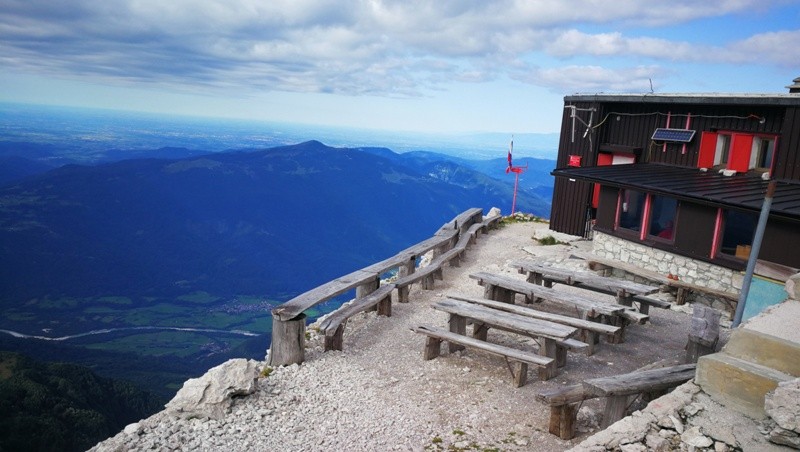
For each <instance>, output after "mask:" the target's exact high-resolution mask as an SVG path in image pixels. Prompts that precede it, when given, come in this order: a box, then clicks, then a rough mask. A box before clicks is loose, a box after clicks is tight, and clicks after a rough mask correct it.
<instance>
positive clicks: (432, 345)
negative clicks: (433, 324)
mask: <svg viewBox="0 0 800 452" xmlns="http://www.w3.org/2000/svg"><path fill="white" fill-rule="evenodd" d="M441 345H442V340H441V339H439V338H436V337H431V336H428V339H427V341H426V342H425V351H424V352H423V354H422V358H423V359H425V360H426V361H428V360H431V359H433V358H436V357H437V356H439V351H440V350H441V348H442V347H441Z"/></svg>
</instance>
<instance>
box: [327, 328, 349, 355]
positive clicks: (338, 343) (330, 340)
mask: <svg viewBox="0 0 800 452" xmlns="http://www.w3.org/2000/svg"><path fill="white" fill-rule="evenodd" d="M345 325H346V323H342V324H341V325H339V326H337V327H336V331H335V332H334V333H333V336H328V335H327V334H326V335H325V351H326V352H328V351H331V350H339V351H341V350H342V346H343V345H344V327H345Z"/></svg>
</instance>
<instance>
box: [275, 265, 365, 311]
mask: <svg viewBox="0 0 800 452" xmlns="http://www.w3.org/2000/svg"><path fill="white" fill-rule="evenodd" d="M374 279H375V273H373V272H366V271H363V270H357V271H354V272H353V273H350V274H348V275H345V276H342V277H340V278H336V279H334V280H333V281H330V282H327V283H325V284H323V285H321V286H317V287H315V288H313V289H311V290H309V291H308V292H304V293H302V294H300V295H298V296H296V297H294V298H292V299H291V300H289V301H287V302H286V303H284V304H282V305H280V306H278V307H276V308H275V309H273V310H272V316H273V317H275V318H278V319H280V320H282V321H287V320H290V319H293V318H295V317H297V316H298V315H300V314H301V313H302V312H303V311H305V310H306V309H309V308H312V307H314V306H316V305H317V304H319V303H321V302H323V301H325V300H329V299H331V298H333V297H335V296H337V295H341V294H343V293H345V292H347V291H348V290H353V289H355V288H356V287H358V286H360V285H362V284H365V283H368V282H370V281H372V280H374Z"/></svg>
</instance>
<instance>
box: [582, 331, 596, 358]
mask: <svg viewBox="0 0 800 452" xmlns="http://www.w3.org/2000/svg"><path fill="white" fill-rule="evenodd" d="M581 341H582V342H585V343H586V344H588V345H589V348H587V349H586V356H592V355H594V352H595V347H596V346H597V345H598V344H599V343H600V337H599V336H598V335H597V333H596V332H594V331H589V330H581Z"/></svg>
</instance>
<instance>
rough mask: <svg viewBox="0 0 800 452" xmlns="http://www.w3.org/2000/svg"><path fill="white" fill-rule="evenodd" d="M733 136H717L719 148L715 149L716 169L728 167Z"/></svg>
mask: <svg viewBox="0 0 800 452" xmlns="http://www.w3.org/2000/svg"><path fill="white" fill-rule="evenodd" d="M730 150H731V136H730V135H722V134H720V135H717V146H716V147H715V148H714V167H715V168H716V167H723V168H724V167H726V166H727V165H728V159H729V157H730Z"/></svg>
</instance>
